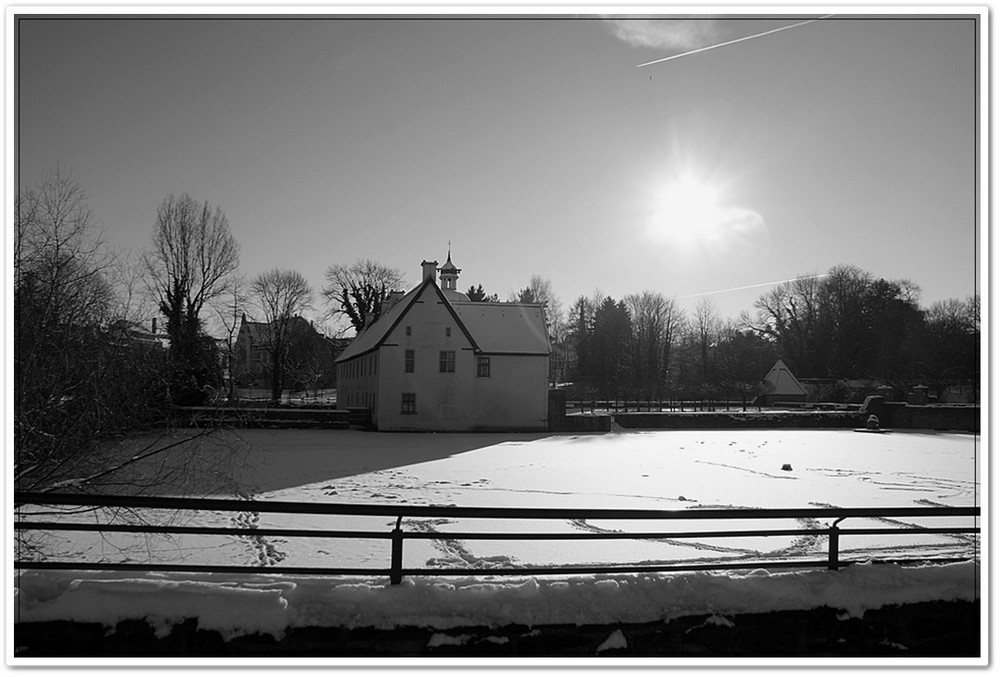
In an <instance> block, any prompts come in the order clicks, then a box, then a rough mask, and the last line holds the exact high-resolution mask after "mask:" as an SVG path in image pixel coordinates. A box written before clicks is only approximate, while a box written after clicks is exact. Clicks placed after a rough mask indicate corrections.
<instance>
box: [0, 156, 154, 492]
mask: <svg viewBox="0 0 1000 677" xmlns="http://www.w3.org/2000/svg"><path fill="white" fill-rule="evenodd" d="M15 207H16V208H15V229H14V235H15V257H14V294H15V295H14V339H15V345H14V368H15V388H16V393H15V403H14V413H15V450H16V451H15V463H14V481H15V486H16V487H17V488H18V489H21V490H49V489H52V488H57V487H62V486H69V485H73V486H75V487H78V488H82V487H83V485H85V484H86V479H87V478H89V477H95V478H104V477H107V476H108V475H109V474H111V472H112V469H113V467H115V466H119V467H120V466H121V465H122V462H121V461H120V460H119V461H115V462H112V463H111V464H110V465H109V463H108V460H107V459H106V458H104V457H103V455H102V449H103V448H104V447H105V445H106V443H107V441H108V440H109V439H111V438H114V437H116V436H119V435H122V434H124V433H127V432H129V431H131V430H134V429H136V428H141V427H143V426H145V425H155V424H159V423H160V422H162V411H161V405H162V404H163V395H164V392H165V390H164V379H163V362H162V360H161V359H159V357H158V355H157V351H156V349H155V347H153V346H150V345H149V344H148V343H143V342H142V341H140V340H136V338H135V336H134V334H133V333H132V332H131V331H130V326H129V325H128V323H127V322H123V321H122V320H123V318H124V316H123V315H120V314H118V313H119V312H120V311H121V310H122V309H123V308H125V305H124V304H123V303H122V302H121V301H120V300H119V299H116V296H115V289H116V286H115V285H114V284H113V283H112V282H111V281H110V280H109V278H110V277H112V273H113V272H114V269H113V267H112V258H111V257H110V255H108V254H107V253H106V251H105V249H104V247H103V245H102V243H101V240H100V238H99V235H98V233H97V230H96V224H95V220H94V217H93V214H92V213H91V211H90V209H89V207H88V205H87V195H86V193H85V192H84V190H83V189H82V188H81V187H80V185H79V183H78V182H77V181H76V180H75V179H73V178H71V177H70V176H68V175H67V174H65V173H62V172H60V171H56V172H54V173H52V174H50V175H48V176H46V177H45V178H44V179H43V180H42V182H41V184H40V185H39V186H38V187H37V188H26V189H24V190H22V191H21V193H20V194H19V196H18V198H17V203H16V206H15Z"/></svg>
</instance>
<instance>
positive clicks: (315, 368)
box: [230, 314, 342, 390]
mask: <svg viewBox="0 0 1000 677" xmlns="http://www.w3.org/2000/svg"><path fill="white" fill-rule="evenodd" d="M289 334H290V338H289V340H288V343H287V349H286V352H285V355H284V358H283V359H284V364H285V373H284V380H283V382H282V386H281V387H282V388H283V389H288V390H307V389H314V388H331V387H333V386H334V385H336V367H335V365H334V360H335V359H336V357H337V353H338V352H339V350H338V348H341V347H342V346H338V343H337V342H335V341H333V340H331V339H329V338H327V337H326V336H324V335H323V334H321V333H320V332H318V331H316V329H315V327H313V325H312V323H311V322H309V321H308V320H306V319H305V318H302V317H298V316H296V317H294V318H292V325H291V330H290V332H289ZM270 336H271V333H270V325H269V324H268V323H266V322H252V321H250V320H247V317H246V315H245V314H244V315H243V319H242V321H241V323H240V329H239V333H238V334H237V335H236V343H235V344H234V345H233V363H232V365H231V368H230V374H231V377H232V378H233V379H234V380H235V382H236V386H237V387H240V388H267V387H270V384H271V369H272V360H271V339H270Z"/></svg>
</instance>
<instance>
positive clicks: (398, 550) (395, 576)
mask: <svg viewBox="0 0 1000 677" xmlns="http://www.w3.org/2000/svg"><path fill="white" fill-rule="evenodd" d="M402 522H403V516H402V515H400V516H399V517H398V518H396V528H395V529H393V530H392V534H391V536H392V555H391V557H392V559H391V563H390V565H389V584H390V585H399V584H400V583H402V582H403V530H402V529H401V528H400V525H401V524H402Z"/></svg>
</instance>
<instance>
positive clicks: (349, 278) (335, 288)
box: [323, 259, 403, 334]
mask: <svg viewBox="0 0 1000 677" xmlns="http://www.w3.org/2000/svg"><path fill="white" fill-rule="evenodd" d="M326 281H327V286H326V287H324V288H323V296H324V297H325V298H326V300H327V302H328V303H329V304H330V306H331V307H330V311H329V312H330V314H331V315H332V316H338V315H340V316H344V317H346V318H347V319H348V320H350V323H351V325H352V326H353V327H354V329H355V331H357V332H358V333H359V334H360V333H361V332H362V331H364V329H365V327H367V326H368V325H369V323H370V322H372V321H374V320H375V319H377V318H378V316H379V315H380V314H381V312H382V303H383V302H384V301H385V300H386V298H388V296H389V292H391V291H394V290H397V289H399V288H400V287H402V286H403V273H402V272H400V271H399V270H398V269H396V268H389V267H387V266H384V265H382V264H380V263H377V262H375V261H372V260H370V259H363V260H359V261H355V262H354V263H352V264H351V265H349V266H348V265H342V264H339V263H338V264H335V265H332V266H330V267H329V268H327V269H326Z"/></svg>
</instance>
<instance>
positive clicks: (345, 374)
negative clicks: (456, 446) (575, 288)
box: [337, 252, 550, 431]
mask: <svg viewBox="0 0 1000 677" xmlns="http://www.w3.org/2000/svg"><path fill="white" fill-rule="evenodd" d="M437 265H438V264H437V261H424V262H423V263H422V264H421V267H422V271H421V273H422V275H421V282H420V284H419V285H417V287H415V288H414V289H412V290H410V291H409V292H407V293H405V294H404V293H402V292H394V293H393V294H391V295H390V297H389V298H388V299H387V300H386V301H385V303H384V304H383V306H382V313H381V315H380V316H379V317H378V319H376V320H375V322H373V323H372V324H371V325H369V326H367V327H366V328H365V329H364V330H363V331H362V332H361V333H360V334H358V336H357V337H356V338H355V339H354V341H353V342H352V343H351V344H350V345H349V346H348V347H347V348H346V349H345V350H344V352H343V353H341V354H340V356H339V357H338V358H337V401H338V406H339V407H341V408H353V407H360V408H366V409H368V410H369V411H370V412H371V420H372V424H373V425H374V426H375V428H376V429H378V430H427V431H458V430H498V431H513V430H517V431H536V430H545V429H546V427H547V416H548V374H549V352H550V344H549V338H548V333H547V331H546V323H545V311H544V308H543V306H542V304H540V303H490V302H479V301H471V300H470V299H469V297H468V296H466V295H465V294H463V293H462V292H460V291H458V289H457V283H458V275H459V273H460V272H461V270H460V269H459V268H457V267H455V264H453V263H452V262H451V253H450V252H449V253H448V261H447V262H446V263H445V264H444V265H443V266H442V267H441V268H438V267H437ZM438 273H440V284H439V283H438V279H437V277H438V275H437V274H438Z"/></svg>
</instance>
